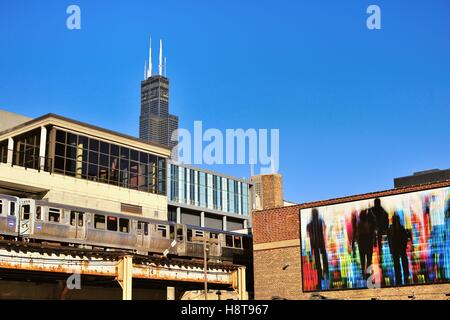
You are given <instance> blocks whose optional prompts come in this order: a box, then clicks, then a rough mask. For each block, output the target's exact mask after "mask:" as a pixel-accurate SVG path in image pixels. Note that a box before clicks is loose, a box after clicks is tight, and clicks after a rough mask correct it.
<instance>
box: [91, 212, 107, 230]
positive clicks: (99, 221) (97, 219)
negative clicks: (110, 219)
mask: <svg viewBox="0 0 450 320" xmlns="http://www.w3.org/2000/svg"><path fill="white" fill-rule="evenodd" d="M94 227H95V229H100V230H105V216H102V215H99V214H96V215H94Z"/></svg>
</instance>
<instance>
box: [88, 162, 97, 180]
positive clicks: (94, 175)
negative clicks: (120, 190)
mask: <svg viewBox="0 0 450 320" xmlns="http://www.w3.org/2000/svg"><path fill="white" fill-rule="evenodd" d="M97 176H98V166H96V165H93V164H89V170H88V177H89V178H90V179H94V178H95V179H96V178H97Z"/></svg>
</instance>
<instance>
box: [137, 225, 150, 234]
mask: <svg viewBox="0 0 450 320" xmlns="http://www.w3.org/2000/svg"><path fill="white" fill-rule="evenodd" d="M137 228H138V230H144V234H145V235H146V236H148V222H144V221H138V227H137Z"/></svg>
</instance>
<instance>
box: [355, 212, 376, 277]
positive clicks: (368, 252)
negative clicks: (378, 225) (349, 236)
mask: <svg viewBox="0 0 450 320" xmlns="http://www.w3.org/2000/svg"><path fill="white" fill-rule="evenodd" d="M357 238H358V248H359V259H360V262H361V271H362V276H363V278H364V279H366V280H367V279H368V277H369V276H370V275H369V274H367V268H368V267H369V266H371V265H372V254H373V246H374V244H375V217H374V215H373V214H372V212H371V210H369V209H364V210H361V212H360V214H359V222H358V236H357Z"/></svg>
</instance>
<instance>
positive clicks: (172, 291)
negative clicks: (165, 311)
mask: <svg viewBox="0 0 450 320" xmlns="http://www.w3.org/2000/svg"><path fill="white" fill-rule="evenodd" d="M167 300H175V287H167Z"/></svg>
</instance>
